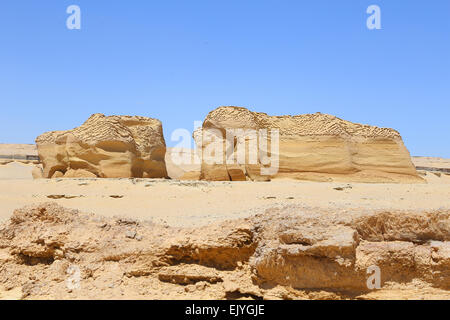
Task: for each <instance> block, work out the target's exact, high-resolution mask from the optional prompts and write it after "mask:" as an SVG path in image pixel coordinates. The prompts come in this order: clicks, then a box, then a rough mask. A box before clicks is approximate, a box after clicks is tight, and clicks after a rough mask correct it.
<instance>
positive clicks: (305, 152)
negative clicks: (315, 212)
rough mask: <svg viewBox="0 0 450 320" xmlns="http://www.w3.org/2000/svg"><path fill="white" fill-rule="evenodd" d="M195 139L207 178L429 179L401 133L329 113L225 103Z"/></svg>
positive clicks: (399, 180) (207, 119)
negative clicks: (280, 112) (273, 111)
mask: <svg viewBox="0 0 450 320" xmlns="http://www.w3.org/2000/svg"><path fill="white" fill-rule="evenodd" d="M227 134H228V135H227ZM276 134H278V138H277V136H276ZM194 139H195V140H196V143H197V146H198V147H199V148H200V150H201V154H202V167H201V178H202V179H205V180H245V179H248V180H270V179H278V178H289V179H299V180H313V181H354V182H406V183H410V182H424V180H423V179H422V178H420V177H419V175H418V174H417V172H416V169H415V167H414V165H413V163H412V161H411V157H410V154H409V152H408V150H407V149H406V147H405V145H404V144H403V141H402V138H401V136H400V134H399V133H398V132H397V131H395V130H393V129H388V128H378V127H374V126H369V125H362V124H357V123H352V122H349V121H345V120H342V119H339V118H337V117H335V116H331V115H327V114H321V113H315V114H304V115H297V116H269V115H267V114H265V113H257V112H251V111H249V110H247V109H245V108H240V107H220V108H217V109H215V110H214V111H212V112H210V113H209V114H208V116H207V117H206V119H205V120H204V122H203V126H202V128H201V129H199V130H198V131H196V132H195V133H194ZM275 142H278V145H276V144H275ZM239 150H240V151H239ZM243 151H245V152H244V155H243V156H241V158H240V160H239V154H240V152H243ZM241 154H242V153H241ZM230 155H231V156H234V157H235V158H232V157H230Z"/></svg>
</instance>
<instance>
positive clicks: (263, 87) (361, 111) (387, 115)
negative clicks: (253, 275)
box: [0, 0, 450, 157]
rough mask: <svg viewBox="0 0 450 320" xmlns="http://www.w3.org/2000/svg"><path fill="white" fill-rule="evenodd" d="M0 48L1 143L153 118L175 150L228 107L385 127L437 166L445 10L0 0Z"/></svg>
mask: <svg viewBox="0 0 450 320" xmlns="http://www.w3.org/2000/svg"><path fill="white" fill-rule="evenodd" d="M71 4H76V5H79V6H80V8H81V13H82V16H81V24H82V25H81V30H68V29H67V28H66V19H67V17H68V16H69V15H68V14H67V13H66V8H67V7H68V6H69V5H71ZM371 4H377V5H379V6H380V8H381V14H382V16H381V19H382V30H372V31H370V30H368V29H367V27H366V19H367V17H368V14H367V13H366V9H367V7H368V6H369V5H371ZM0 41H1V46H0V106H1V109H2V112H1V115H2V128H1V129H0V143H33V142H34V139H35V137H36V136H37V135H39V134H40V133H42V132H44V131H49V130H66V129H71V128H73V127H76V126H78V125H80V124H81V123H82V122H83V121H84V120H86V119H87V118H88V117H89V116H90V115H91V114H92V113H96V112H101V113H105V114H107V115H111V114H128V115H143V116H150V117H155V118H159V119H160V120H161V121H162V122H163V126H164V131H165V136H166V141H167V144H168V145H174V144H175V142H171V141H170V134H171V132H172V131H173V130H174V129H176V128H186V129H191V128H192V126H193V121H194V120H203V118H204V117H205V116H206V114H207V113H208V112H209V111H210V110H212V109H214V108H216V107H218V106H221V105H238V106H245V107H248V108H250V109H251V110H254V111H261V112H267V113H269V114H272V115H280V114H303V113H313V112H317V111H320V112H323V113H329V114H333V115H336V116H338V117H341V118H344V119H346V120H350V121H354V122H359V123H367V124H372V125H377V126H383V127H392V128H395V129H397V130H399V131H400V133H401V134H402V136H403V138H404V140H405V143H406V146H407V147H408V149H409V150H410V151H411V154H412V155H428V156H442V157H450V1H448V0H433V1H424V0H420V1H413V0H390V1H380V0H371V1H365V0H345V1H344V0H343V1H336V0H329V1H325V0H308V1H301V0H270V1H268V0H183V1H172V0H158V1H155V0H146V1H143V0H142V1H138V0H134V1H131V0H129V1H125V0H120V1H119V0H117V1H111V0H95V1H93V0H70V1H65V0H45V1H44V0H41V1H32V0H28V1H25V0H4V1H1V4H0Z"/></svg>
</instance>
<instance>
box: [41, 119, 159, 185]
mask: <svg viewBox="0 0 450 320" xmlns="http://www.w3.org/2000/svg"><path fill="white" fill-rule="evenodd" d="M36 144H37V148H38V153H39V157H40V160H41V162H42V164H43V168H44V170H43V176H44V177H45V178H52V177H62V176H65V177H100V178H128V177H136V178H142V177H144V178H165V177H167V171H166V165H165V161H164V156H165V153H166V145H165V141H164V136H163V131H162V124H161V122H160V121H159V120H157V119H151V118H146V117H138V116H109V117H107V116H105V115H103V114H94V115H92V116H91V117H90V118H89V119H88V120H87V121H86V122H85V123H84V124H83V125H81V126H80V127H78V128H75V129H73V130H68V131H54V132H47V133H44V134H42V135H40V136H39V137H38V138H37V139H36Z"/></svg>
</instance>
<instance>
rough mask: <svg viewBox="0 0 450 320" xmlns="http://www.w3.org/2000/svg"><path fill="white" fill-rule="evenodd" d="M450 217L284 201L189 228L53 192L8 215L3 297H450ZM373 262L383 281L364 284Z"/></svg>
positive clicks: (1, 232) (1, 257)
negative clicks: (105, 210)
mask: <svg viewBox="0 0 450 320" xmlns="http://www.w3.org/2000/svg"><path fill="white" fill-rule="evenodd" d="M430 218H431V220H432V222H430V223H427V222H426V221H429V220H430ZM449 218H450V212H449V211H448V210H447V211H435V212H428V213H426V214H424V213H420V212H370V213H364V214H363V213H359V212H358V211H356V210H355V211H354V212H349V211H346V212H335V213H330V212H321V211H318V210H313V209H308V210H306V209H300V208H298V207H295V206H286V207H283V208H273V209H268V210H267V211H266V212H265V213H262V214H258V215H256V216H253V217H251V218H247V219H241V220H232V221H228V222H226V223H222V224H219V225H209V226H206V227H202V228H197V229H183V228H172V227H168V226H161V225H156V224H153V223H150V222H140V221H135V220H131V219H127V218H115V219H113V218H103V217H98V216H95V215H93V214H84V213H80V212H78V211H77V210H71V209H65V208H63V207H60V206H58V205H57V204H54V203H46V204H41V205H35V206H31V207H25V208H22V209H19V210H16V211H15V212H14V214H13V216H12V217H11V219H10V220H9V221H7V222H5V223H4V224H2V225H0V296H2V295H3V296H10V297H16V298H30V299H35V298H58V299H67V298H72V299H74V298H87V299H99V298H101V299H113V298H120V297H125V298H128V299H135V298H141V299H142V298H146V299H161V298H165V299H176V298H184V299H238V298H250V299H340V298H360V299H365V298H367V299H383V298H399V297H400V298H404V297H413V298H417V299H423V298H434V299H436V298H438V299H449V298H450V292H449V290H450V237H449V233H450V221H449ZM381 221H382V222H381ZM400 222H401V223H400ZM403 223H406V225H405V227H404V226H403ZM383 226H388V227H387V228H386V229H385V228H384V227H383ZM366 230H369V231H368V232H366ZM129 234H133V236H132V237H130V236H129ZM374 265H375V266H378V267H379V268H380V271H381V289H380V290H372V289H370V288H368V287H367V278H368V274H367V270H368V268H369V267H371V266H374Z"/></svg>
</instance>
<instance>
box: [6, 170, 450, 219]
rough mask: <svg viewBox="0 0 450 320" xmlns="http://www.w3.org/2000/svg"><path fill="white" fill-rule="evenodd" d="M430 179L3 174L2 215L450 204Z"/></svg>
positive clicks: (231, 214)
mask: <svg viewBox="0 0 450 320" xmlns="http://www.w3.org/2000/svg"><path fill="white" fill-rule="evenodd" d="M426 178H427V180H428V181H429V183H428V184H361V183H352V184H341V183H316V182H297V181H287V180H286V181H272V182H204V181H192V182H191V181H189V182H187V181H181V182H180V181H177V180H157V179H53V180H46V179H42V180H21V179H14V180H11V179H10V180H0V202H1V203H2V205H1V207H0V219H7V218H9V217H10V215H11V213H12V211H13V210H14V209H16V208H19V207H22V206H24V205H27V204H32V203H40V202H46V201H55V202H57V203H59V204H61V205H63V206H65V207H69V208H76V209H79V210H81V211H85V212H95V213H96V214H99V215H104V216H116V215H117V216H127V217H133V218H139V219H144V220H151V221H153V222H157V223H161V222H162V223H167V224H169V225H172V226H198V225H204V224H207V223H209V222H219V221H223V220H227V219H234V218H242V217H246V216H250V215H253V214H255V213H259V212H263V211H264V208H267V207H273V206H278V205H280V206H282V205H285V204H298V205H302V206H304V207H318V208H328V209H330V208H336V209H345V208H353V209H354V208H360V209H361V210H365V209H413V210H430V209H439V208H445V209H450V176H448V175H445V174H443V175H441V177H438V176H436V175H434V174H432V173H427V175H426ZM335 188H338V189H340V188H342V190H336V189H335ZM58 198H59V199H58Z"/></svg>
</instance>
